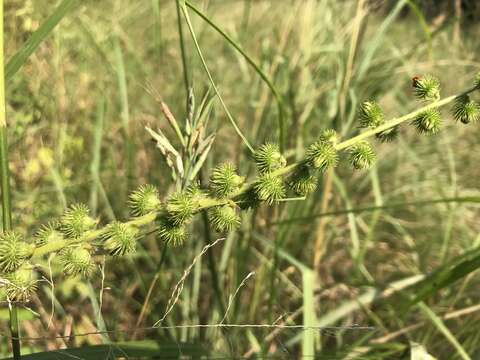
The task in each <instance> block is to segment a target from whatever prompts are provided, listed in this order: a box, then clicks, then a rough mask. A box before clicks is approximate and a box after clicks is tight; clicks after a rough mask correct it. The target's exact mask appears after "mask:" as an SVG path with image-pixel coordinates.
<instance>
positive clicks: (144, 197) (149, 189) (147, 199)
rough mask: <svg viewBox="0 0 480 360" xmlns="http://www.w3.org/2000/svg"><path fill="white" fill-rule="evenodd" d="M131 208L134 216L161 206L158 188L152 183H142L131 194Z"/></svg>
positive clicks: (144, 213)
mask: <svg viewBox="0 0 480 360" xmlns="http://www.w3.org/2000/svg"><path fill="white" fill-rule="evenodd" d="M129 204H130V209H131V211H132V214H133V215H134V216H143V215H146V214H148V213H151V212H153V211H158V210H159V209H160V207H161V202H160V196H159V193H158V189H157V188H156V187H155V186H153V185H150V184H147V185H141V186H140V187H139V188H138V189H137V190H135V191H134V192H132V193H131V194H130V198H129Z"/></svg>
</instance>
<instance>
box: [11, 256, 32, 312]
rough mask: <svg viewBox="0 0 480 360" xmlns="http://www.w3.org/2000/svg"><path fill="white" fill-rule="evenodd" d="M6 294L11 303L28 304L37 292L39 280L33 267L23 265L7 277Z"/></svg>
mask: <svg viewBox="0 0 480 360" xmlns="http://www.w3.org/2000/svg"><path fill="white" fill-rule="evenodd" d="M5 280H6V285H5V293H6V296H7V299H8V300H9V301H15V302H22V303H25V302H28V301H29V300H30V298H31V296H32V295H33V294H34V293H35V292H36V291H37V280H36V279H35V273H34V271H33V267H32V265H29V264H25V265H22V267H20V268H19V269H17V270H16V271H15V272H13V273H10V274H8V275H7V276H6V277H5Z"/></svg>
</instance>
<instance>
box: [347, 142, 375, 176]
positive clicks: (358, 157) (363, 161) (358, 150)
mask: <svg viewBox="0 0 480 360" xmlns="http://www.w3.org/2000/svg"><path fill="white" fill-rule="evenodd" d="M375 159H376V155H375V150H373V147H372V146H371V145H370V143H369V142H368V141H365V140H362V141H360V142H359V143H357V144H355V145H353V146H352V148H351V149H350V154H349V160H350V163H351V164H352V166H353V168H354V169H357V170H360V169H368V168H370V166H372V164H373V163H374V161H375Z"/></svg>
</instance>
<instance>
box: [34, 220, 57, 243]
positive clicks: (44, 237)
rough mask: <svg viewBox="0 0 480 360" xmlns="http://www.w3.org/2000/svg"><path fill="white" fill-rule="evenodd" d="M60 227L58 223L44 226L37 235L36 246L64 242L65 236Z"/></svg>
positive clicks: (52, 222)
mask: <svg viewBox="0 0 480 360" xmlns="http://www.w3.org/2000/svg"><path fill="white" fill-rule="evenodd" d="M60 225H61V224H60V223H59V222H56V221H51V222H49V223H47V224H43V225H42V226H41V227H40V229H39V230H38V231H37V233H36V234H35V245H36V246H43V245H46V244H48V243H51V242H55V241H60V240H63V234H62V233H61V232H60V230H59V229H60Z"/></svg>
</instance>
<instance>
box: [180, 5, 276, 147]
mask: <svg viewBox="0 0 480 360" xmlns="http://www.w3.org/2000/svg"><path fill="white" fill-rule="evenodd" d="M185 4H186V6H188V7H189V8H190V9H192V11H193V12H195V13H196V14H197V15H198V16H200V18H202V19H203V20H204V21H205V22H206V23H207V24H208V25H210V26H211V27H212V28H213V29H214V30H215V31H217V32H218V33H219V34H220V35H222V36H223V38H224V39H225V40H226V41H227V42H228V43H229V44H230V45H232V46H233V48H234V49H235V50H237V51H238V52H239V53H240V55H242V56H243V58H244V59H245V60H246V61H247V63H249V64H250V66H252V67H253V69H254V70H255V72H256V73H257V74H258V75H259V76H260V77H261V78H262V80H263V81H264V82H265V84H267V86H268V87H269V88H270V90H271V91H272V94H273V96H274V97H275V101H276V102H277V108H278V126H279V128H278V129H279V135H278V137H279V144H280V149H281V150H282V149H283V142H284V140H285V139H284V127H285V125H284V121H285V114H284V113H285V109H284V106H283V100H282V97H281V95H280V94H279V92H278V91H277V88H276V87H275V85H273V83H272V81H271V80H270V79H269V78H268V76H267V75H266V74H265V72H263V70H262V69H261V68H260V66H259V65H257V63H256V62H255V61H254V60H253V59H252V58H251V57H250V56H249V55H248V54H247V53H246V52H245V51H244V50H243V49H242V48H241V47H240V45H238V44H237V43H236V42H235V40H233V39H232V38H231V37H230V36H229V35H228V34H227V33H225V32H224V31H223V30H222V29H221V28H220V27H219V26H218V25H216V24H215V23H214V22H213V21H212V20H211V19H210V18H208V17H207V16H206V15H205V14H204V13H202V12H201V11H200V10H199V9H197V8H196V7H195V6H194V5H193V4H191V3H190V2H188V1H185Z"/></svg>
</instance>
